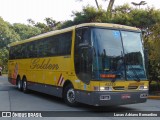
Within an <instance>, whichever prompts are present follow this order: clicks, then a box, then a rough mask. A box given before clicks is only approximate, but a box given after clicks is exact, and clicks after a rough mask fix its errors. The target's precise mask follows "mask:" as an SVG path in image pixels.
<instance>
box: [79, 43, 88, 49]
mask: <svg viewBox="0 0 160 120" xmlns="http://www.w3.org/2000/svg"><path fill="white" fill-rule="evenodd" d="M79 47H80V48H81V49H85V48H89V47H90V45H89V43H88V42H83V43H80V44H79Z"/></svg>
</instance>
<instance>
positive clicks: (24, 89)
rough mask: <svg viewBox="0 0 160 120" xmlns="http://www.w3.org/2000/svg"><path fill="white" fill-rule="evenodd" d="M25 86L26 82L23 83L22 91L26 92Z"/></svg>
mask: <svg viewBox="0 0 160 120" xmlns="http://www.w3.org/2000/svg"><path fill="white" fill-rule="evenodd" d="M26 85H27V83H26V81H23V90H24V91H25V90H26Z"/></svg>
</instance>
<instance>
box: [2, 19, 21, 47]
mask: <svg viewBox="0 0 160 120" xmlns="http://www.w3.org/2000/svg"><path fill="white" fill-rule="evenodd" d="M10 26H11V25H10V24H9V23H7V22H5V21H4V20H3V19H2V18H1V17H0V49H2V48H3V47H6V46H7V45H8V44H9V43H11V42H15V41H18V40H20V37H19V35H18V34H17V33H16V32H15V31H14V30H13V29H12V28H11V27H10Z"/></svg>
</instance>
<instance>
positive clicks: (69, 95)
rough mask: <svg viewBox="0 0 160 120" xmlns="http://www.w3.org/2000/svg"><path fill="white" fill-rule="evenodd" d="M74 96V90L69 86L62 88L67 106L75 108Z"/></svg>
mask: <svg viewBox="0 0 160 120" xmlns="http://www.w3.org/2000/svg"><path fill="white" fill-rule="evenodd" d="M75 98H76V95H75V90H74V88H73V86H72V85H71V84H69V85H67V86H66V87H65V88H64V101H65V103H66V104H68V105H69V106H75V105H76V101H75Z"/></svg>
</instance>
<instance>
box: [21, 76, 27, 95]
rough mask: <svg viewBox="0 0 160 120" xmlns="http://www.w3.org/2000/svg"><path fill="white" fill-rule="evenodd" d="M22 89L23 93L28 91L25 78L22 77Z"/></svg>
mask: <svg viewBox="0 0 160 120" xmlns="http://www.w3.org/2000/svg"><path fill="white" fill-rule="evenodd" d="M22 84H23V85H22V90H23V92H24V93H28V88H27V79H26V78H23V82H22Z"/></svg>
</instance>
